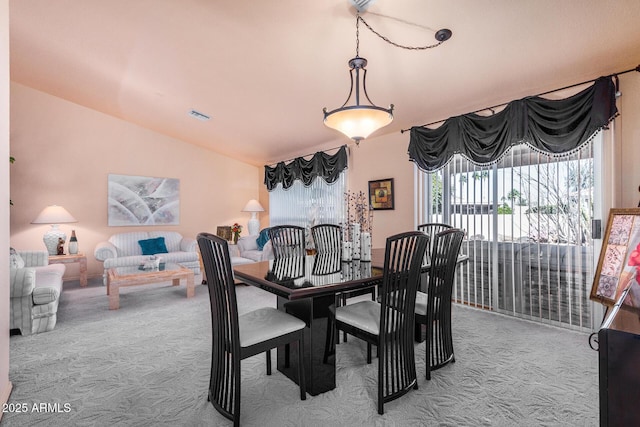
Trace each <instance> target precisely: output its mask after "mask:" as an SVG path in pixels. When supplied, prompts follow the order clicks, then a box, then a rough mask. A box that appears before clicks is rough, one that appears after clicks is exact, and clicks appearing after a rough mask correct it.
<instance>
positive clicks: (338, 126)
mask: <svg viewBox="0 0 640 427" xmlns="http://www.w3.org/2000/svg"><path fill="white" fill-rule="evenodd" d="M392 121H393V114H392V113H391V111H390V110H388V109H385V108H381V107H376V106H373V105H356V106H352V107H345V108H341V109H339V110H335V111H332V112H330V113H327V115H326V117H325V118H324V124H325V125H327V126H328V127H330V128H332V129H335V130H337V131H340V132H342V133H343V134H345V135H346V136H348V137H349V138H351V139H353V140H356V141H358V140H361V139H365V138H367V137H368V136H369V135H371V134H372V133H373V132H375V131H377V130H378V129H380V128H383V127H385V126H387V125H388V124H389V123H391V122H392Z"/></svg>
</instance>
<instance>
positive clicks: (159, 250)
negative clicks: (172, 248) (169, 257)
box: [138, 237, 169, 255]
mask: <svg viewBox="0 0 640 427" xmlns="http://www.w3.org/2000/svg"><path fill="white" fill-rule="evenodd" d="M138 244H139V245H140V248H142V255H155V254H166V253H169V251H168V250H167V245H165V243H164V237H156V238H155V239H147V240H138Z"/></svg>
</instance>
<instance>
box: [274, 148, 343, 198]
mask: <svg viewBox="0 0 640 427" xmlns="http://www.w3.org/2000/svg"><path fill="white" fill-rule="evenodd" d="M347 160H348V159H347V146H346V145H343V146H342V147H340V149H339V150H338V152H337V153H335V154H333V155H329V154H327V153H324V152H321V151H319V152H317V153H316V154H314V155H313V157H312V158H311V159H309V160H305V159H304V158H303V157H297V158H295V159H293V160H292V161H291V162H289V163H288V164H285V163H284V162H280V163H278V164H277V165H276V166H275V167H269V166H265V167H264V184H265V185H266V186H267V190H269V191H271V190H273V189H274V188H276V186H277V185H278V184H279V183H282V188H284V189H287V188H289V187H291V186H292V185H293V182H294V181H295V180H296V179H299V180H300V181H302V183H303V184H304V185H305V187H307V186H309V185H311V183H312V182H313V180H314V179H316V177H321V178H322V179H324V180H325V181H326V182H327V183H328V184H331V183H333V182H335V181H336V180H337V179H338V176H339V175H340V172H342V171H343V170H345V169H346V168H347Z"/></svg>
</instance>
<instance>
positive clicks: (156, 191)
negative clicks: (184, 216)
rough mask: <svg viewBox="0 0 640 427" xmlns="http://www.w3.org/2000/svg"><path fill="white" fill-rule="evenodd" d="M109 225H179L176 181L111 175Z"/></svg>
mask: <svg viewBox="0 0 640 427" xmlns="http://www.w3.org/2000/svg"><path fill="white" fill-rule="evenodd" d="M108 182H109V184H108V185H109V189H108V198H109V200H108V220H109V226H128V225H129V226H134V225H136V226H139V225H152V226H155V225H178V224H180V180H179V179H176V178H154V177H147V176H133V175H114V174H109V178H108Z"/></svg>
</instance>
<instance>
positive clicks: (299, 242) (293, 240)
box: [269, 225, 306, 258]
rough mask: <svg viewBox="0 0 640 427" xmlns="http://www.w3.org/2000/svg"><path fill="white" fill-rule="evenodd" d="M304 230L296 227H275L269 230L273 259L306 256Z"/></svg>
mask: <svg viewBox="0 0 640 427" xmlns="http://www.w3.org/2000/svg"><path fill="white" fill-rule="evenodd" d="M305 237H306V236H305V230H304V228H302V227H298V226H297V225H277V226H274V227H270V228H269V239H271V245H272V247H273V257H274V258H285V257H296V256H305V255H306V238H305Z"/></svg>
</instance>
